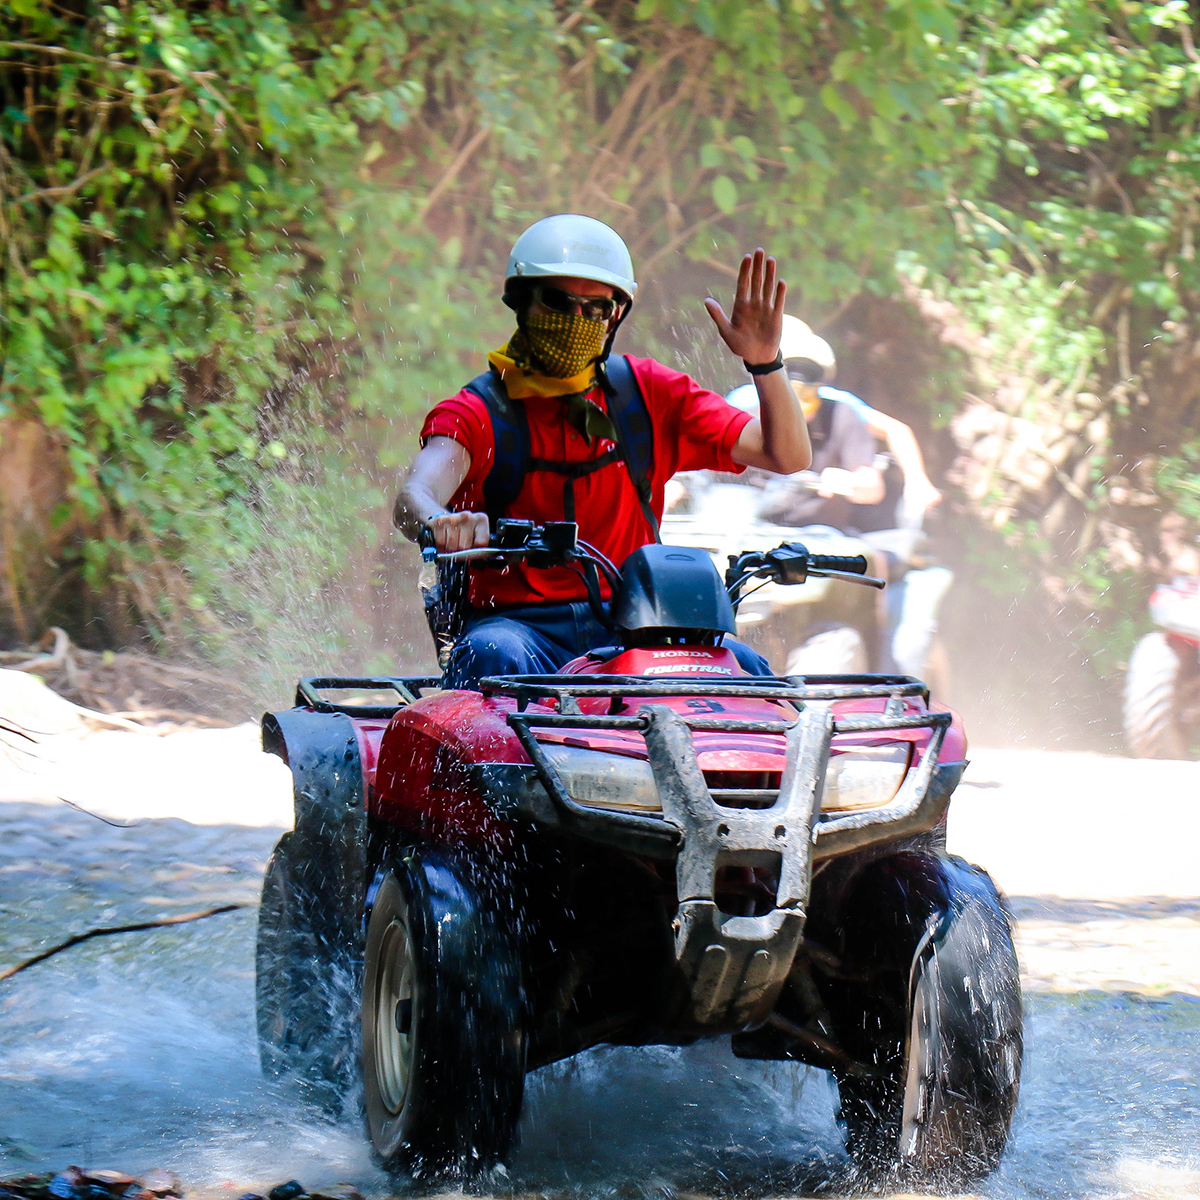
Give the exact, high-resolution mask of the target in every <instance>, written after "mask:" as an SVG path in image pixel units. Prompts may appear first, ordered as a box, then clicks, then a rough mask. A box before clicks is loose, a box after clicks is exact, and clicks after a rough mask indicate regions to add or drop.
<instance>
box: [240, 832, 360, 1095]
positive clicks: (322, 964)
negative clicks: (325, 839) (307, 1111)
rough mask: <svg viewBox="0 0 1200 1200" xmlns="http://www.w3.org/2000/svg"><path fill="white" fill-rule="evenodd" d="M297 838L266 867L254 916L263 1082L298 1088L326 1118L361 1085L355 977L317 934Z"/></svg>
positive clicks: (348, 962)
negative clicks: (275, 1081)
mask: <svg viewBox="0 0 1200 1200" xmlns="http://www.w3.org/2000/svg"><path fill="white" fill-rule="evenodd" d="M295 851H296V842H295V839H294V835H293V834H291V833H285V834H284V835H283V837H282V838H280V840H279V844H278V845H277V846H276V847H275V851H274V853H273V854H272V855H271V859H270V861H269V862H268V863H267V871H266V875H265V877H264V878H263V890H262V899H261V901H260V904H259V910H258V940H257V946H256V949H255V999H256V1010H257V1022H258V1052H259V1061H260V1063H261V1065H262V1070H263V1074H265V1075H267V1076H270V1077H272V1078H276V1079H287V1080H291V1081H293V1082H295V1083H297V1084H298V1085H299V1086H300V1088H301V1091H302V1092H303V1094H304V1095H305V1097H306V1098H307V1099H309V1100H312V1101H314V1102H315V1103H318V1104H320V1105H322V1106H323V1107H324V1108H326V1109H328V1110H330V1111H337V1110H339V1109H340V1108H341V1107H342V1104H343V1101H344V1099H345V1097H346V1096H348V1095H350V1094H352V1093H353V1092H354V1091H355V1090H356V1085H357V1080H358V1029H357V1016H358V1005H357V1001H358V971H357V967H356V964H355V963H354V962H353V961H352V959H351V957H350V956H349V955H347V954H345V953H338V951H337V948H336V947H331V946H330V945H329V943H328V939H327V938H325V937H324V936H323V934H322V932H321V928H320V923H319V921H318V920H317V919H316V918H317V917H318V916H319V914H317V913H315V912H314V907H315V905H316V904H317V903H318V901H317V899H316V898H315V897H314V896H313V895H312V893H311V892H310V890H309V889H307V888H306V887H305V886H304V885H303V882H302V876H303V865H302V864H301V863H298V862H297V861H296V853H295Z"/></svg>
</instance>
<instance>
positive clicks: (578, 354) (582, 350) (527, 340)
mask: <svg viewBox="0 0 1200 1200" xmlns="http://www.w3.org/2000/svg"><path fill="white" fill-rule="evenodd" d="M607 337H608V323H607V322H605V321H589V320H588V319H587V318H586V317H585V316H583V315H582V314H580V313H556V312H549V313H535V314H532V315H530V316H528V317H526V318H525V328H524V329H523V330H518V331H517V332H516V333H515V334H514V335H513V337H512V340H511V341H510V342H509V343H508V354H509V357H511V358H513V359H514V360H515V361H516V362H517V364H518V365H519V366H522V367H530V366H532V367H533V368H534V369H535V370H540V371H542V372H544V373H545V374H547V375H550V376H552V377H553V378H555V379H570V378H571V377H572V376H574V375H578V374H579V373H580V372H581V371H583V370H584V369H585V368H586V367H588V366H589V365H590V364H591V363H593V362H595V360H596V359H597V358H599V357H600V355H601V354H602V353H603V352H604V342H605V340H606V339H607Z"/></svg>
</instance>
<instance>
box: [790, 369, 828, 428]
mask: <svg viewBox="0 0 1200 1200" xmlns="http://www.w3.org/2000/svg"><path fill="white" fill-rule="evenodd" d="M791 383H792V391H793V392H795V393H796V399H797V400H799V401H800V411H801V412H802V413H803V414H804V419H805V420H806V421H811V420H812V419H813V417H815V416H816V415H817V410H818V409H819V408H820V407H821V397H820V396H818V395H817V385H816V384H815V383H801V382H800V381H799V380H797V379H793V380H792V381H791Z"/></svg>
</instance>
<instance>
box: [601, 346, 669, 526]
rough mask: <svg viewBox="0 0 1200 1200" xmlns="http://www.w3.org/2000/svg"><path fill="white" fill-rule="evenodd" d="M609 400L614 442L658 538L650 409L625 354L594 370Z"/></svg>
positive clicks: (648, 521)
mask: <svg viewBox="0 0 1200 1200" xmlns="http://www.w3.org/2000/svg"><path fill="white" fill-rule="evenodd" d="M597 375H598V376H599V379H600V386H601V387H602V388H603V389H604V395H605V397H606V398H607V400H608V415H609V418H610V419H611V420H612V423H613V428H614V429H615V430H616V433H617V445H618V446H619V447H620V448H621V457H622V458H623V459H624V460H625V468H626V470H627V471H628V472H629V478H630V480H631V481H632V482H633V490H634V491H635V492H636V493H637V498H638V502H639V503H640V504H641V506H642V514H643V515H644V516H645V518H646V524H647V525H649V526H650V531H651V533H653V534H654V540H655V541H656V542H661V541H662V538H661V537H660V536H659V532H658V518H657V517H656V516H655V515H654V509H653V507H652V506H651V498H652V495H653V491H652V485H651V483H650V474H651V472H652V471H653V469H654V426H653V425H652V424H651V422H650V411H649V409H647V407H646V399H645V397H644V396H643V395H642V389H641V387H640V386H639V385H638V381H637V376H636V375H635V374H634V373H633V368H632V367H631V366H630V365H629V359H628V358H627V357H626V356H625V355H624V354H618V355H616V356H615V357H610V358H608V359H607V360H605V362H604V363H603V365H602V366H601V368H600V370H599V371H598V372H597Z"/></svg>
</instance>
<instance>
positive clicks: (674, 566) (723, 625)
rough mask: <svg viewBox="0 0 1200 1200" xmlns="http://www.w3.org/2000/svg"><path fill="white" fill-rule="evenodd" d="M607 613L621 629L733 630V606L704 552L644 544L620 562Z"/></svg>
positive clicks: (719, 631)
mask: <svg viewBox="0 0 1200 1200" xmlns="http://www.w3.org/2000/svg"><path fill="white" fill-rule="evenodd" d="M611 614H612V617H613V620H614V621H615V622H616V625H617V627H618V628H619V629H624V630H629V631H632V630H637V629H676V630H695V631H697V632H704V633H736V632H737V625H736V622H735V619H734V615H733V605H732V604H731V603H730V602H729V596H728V595H727V594H726V592H725V587H724V585H723V584H722V582H721V577H720V575H718V574H717V569H716V567H714V566H713V561H712V559H711V558H710V557H709V554H708V552H707V551H706V550H700V549H696V548H693V547H690V546H663V545H655V544H651V545H647V546H642V547H641V548H640V549H639V550H635V551H634V552H633V553H632V554H631V555H630V556H629V557H628V558H627V559H626V560H625V562H624V563H623V564H622V566H621V583H620V586H619V587H618V588H617V591H616V594H615V595H614V596H613V601H612V608H611Z"/></svg>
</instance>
